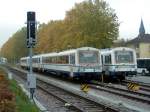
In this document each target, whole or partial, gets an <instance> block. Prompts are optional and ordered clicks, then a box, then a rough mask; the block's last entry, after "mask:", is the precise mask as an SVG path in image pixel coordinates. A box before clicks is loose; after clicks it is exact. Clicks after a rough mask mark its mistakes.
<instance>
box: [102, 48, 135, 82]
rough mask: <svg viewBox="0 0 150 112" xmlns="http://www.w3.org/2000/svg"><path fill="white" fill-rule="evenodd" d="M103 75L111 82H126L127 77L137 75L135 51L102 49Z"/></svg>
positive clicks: (129, 49)
mask: <svg viewBox="0 0 150 112" xmlns="http://www.w3.org/2000/svg"><path fill="white" fill-rule="evenodd" d="M100 52H101V59H102V65H103V73H104V74H105V76H106V77H107V78H108V79H109V80H113V79H119V80H124V79H125V76H126V75H136V70H137V62H136V53H135V50H133V49H131V48H127V47H117V48H110V49H102V50H100Z"/></svg>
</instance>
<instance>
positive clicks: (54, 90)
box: [9, 68, 131, 112]
mask: <svg viewBox="0 0 150 112" xmlns="http://www.w3.org/2000/svg"><path fill="white" fill-rule="evenodd" d="M9 70H10V71H11V72H13V73H14V74H18V75H19V76H21V77H22V78H25V74H24V73H20V71H17V70H14V69H12V68H9ZM18 72H19V73H18ZM20 74H22V75H20ZM23 74H24V75H23ZM37 87H38V88H39V89H41V90H43V91H44V92H47V93H48V94H49V95H52V96H54V97H56V98H57V99H59V100H60V101H61V102H63V103H64V104H65V106H66V107H67V108H69V109H71V110H72V111H76V112H121V110H120V109H118V108H113V107H109V106H108V105H104V104H100V103H97V102H95V101H93V100H91V99H89V98H84V97H81V96H79V95H76V94H73V93H71V92H69V91H66V90H64V89H62V88H59V87H57V86H54V85H51V84H48V83H47V82H44V81H42V80H40V79H37ZM130 111H131V110H130ZM124 112H128V111H126V110H124Z"/></svg>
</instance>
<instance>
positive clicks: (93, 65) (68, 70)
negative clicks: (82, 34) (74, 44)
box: [20, 47, 102, 80]
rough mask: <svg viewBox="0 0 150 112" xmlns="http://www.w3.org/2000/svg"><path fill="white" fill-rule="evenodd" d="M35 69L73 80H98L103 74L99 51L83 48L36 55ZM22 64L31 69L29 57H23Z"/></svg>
mask: <svg viewBox="0 0 150 112" xmlns="http://www.w3.org/2000/svg"><path fill="white" fill-rule="evenodd" d="M32 63H33V69H34V70H38V71H48V72H53V73H56V74H57V75H60V76H63V77H69V78H72V79H81V80H85V79H87V80H88V79H90V80H92V79H98V78H99V77H100V75H101V72H102V63H101V59H100V52H99V49H96V48H92V47H82V48H78V49H71V50H67V51H63V52H58V53H57V52H54V53H48V54H40V55H35V56H33V58H32ZM20 64H21V66H22V67H24V68H29V57H23V58H21V60H20Z"/></svg>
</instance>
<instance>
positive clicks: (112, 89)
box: [90, 83, 150, 104]
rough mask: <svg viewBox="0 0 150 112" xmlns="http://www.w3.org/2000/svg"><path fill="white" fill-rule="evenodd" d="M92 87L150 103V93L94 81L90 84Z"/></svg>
mask: <svg viewBox="0 0 150 112" xmlns="http://www.w3.org/2000/svg"><path fill="white" fill-rule="evenodd" d="M90 87H91V88H94V89H97V90H100V91H105V92H109V93H112V94H115V95H119V96H123V97H125V98H128V99H132V100H136V101H139V102H143V103H148V104H150V94H144V93H139V92H134V91H129V90H126V89H122V88H116V87H113V86H110V85H107V84H102V83H94V85H93V84H92V85H90Z"/></svg>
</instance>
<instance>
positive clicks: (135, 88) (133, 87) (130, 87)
mask: <svg viewBox="0 0 150 112" xmlns="http://www.w3.org/2000/svg"><path fill="white" fill-rule="evenodd" d="M127 88H128V90H130V91H138V90H139V89H140V85H139V84H137V83H134V82H129V83H128V84H127Z"/></svg>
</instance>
